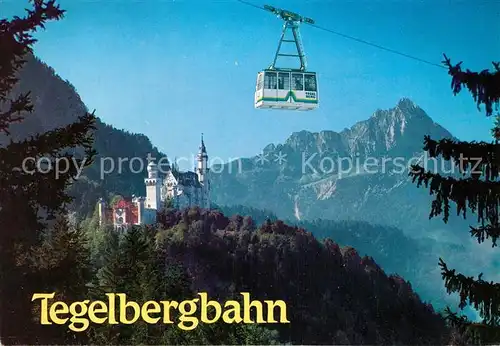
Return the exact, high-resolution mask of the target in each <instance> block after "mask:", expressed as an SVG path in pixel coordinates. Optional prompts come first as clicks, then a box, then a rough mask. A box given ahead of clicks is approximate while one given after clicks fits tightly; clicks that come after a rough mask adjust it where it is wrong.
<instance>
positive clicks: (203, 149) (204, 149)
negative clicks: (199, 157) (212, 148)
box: [200, 132, 207, 154]
mask: <svg viewBox="0 0 500 346" xmlns="http://www.w3.org/2000/svg"><path fill="white" fill-rule="evenodd" d="M200 153H202V154H206V153H207V148H205V142H204V141H203V132H202V133H201V146H200Z"/></svg>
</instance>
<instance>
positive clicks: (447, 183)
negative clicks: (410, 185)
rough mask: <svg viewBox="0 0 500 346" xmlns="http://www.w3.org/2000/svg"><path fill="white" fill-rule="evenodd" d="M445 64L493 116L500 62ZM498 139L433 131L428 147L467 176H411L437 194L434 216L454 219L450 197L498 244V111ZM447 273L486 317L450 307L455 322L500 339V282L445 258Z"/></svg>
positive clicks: (457, 87)
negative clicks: (437, 136)
mask: <svg viewBox="0 0 500 346" xmlns="http://www.w3.org/2000/svg"><path fill="white" fill-rule="evenodd" d="M444 64H445V65H446V66H447V67H448V69H449V74H450V75H451V76H452V85H451V86H452V89H453V93H454V94H457V93H459V92H460V91H461V90H462V87H466V88H467V89H468V91H469V92H470V93H471V94H472V96H473V98H474V101H475V102H476V104H477V106H478V109H479V108H480V106H481V105H484V107H485V112H486V116H491V115H492V114H493V111H494V110H497V111H498V106H499V99H500V68H499V64H498V63H493V65H494V68H495V70H494V71H493V72H490V71H488V70H484V71H482V72H480V73H477V72H471V71H469V70H467V71H462V69H461V63H459V64H457V65H452V64H451V62H450V59H448V58H447V57H446V56H445V61H444ZM492 134H493V136H494V141H493V142H492V143H485V142H479V143H477V142H470V143H468V142H459V141H452V140H447V139H444V140H440V141H435V140H432V139H431V138H429V137H426V138H425V139H424V145H425V146H424V149H425V150H427V152H428V153H429V155H430V156H431V157H439V156H441V157H442V158H443V159H444V160H449V161H450V160H452V161H453V163H454V164H455V165H456V166H457V167H458V168H459V169H460V173H461V174H462V176H463V177H461V178H457V177H451V176H442V175H440V174H436V173H431V172H427V171H425V169H424V168H422V167H420V166H418V165H415V166H413V167H412V171H411V172H410V176H412V177H413V181H414V182H416V184H417V186H420V185H422V184H424V185H425V187H426V188H429V190H430V193H431V194H432V195H434V196H435V199H434V201H433V202H432V208H431V213H430V216H429V217H430V218H432V217H435V216H438V215H441V214H443V220H444V222H448V218H449V215H450V211H451V205H450V202H454V203H455V205H456V213H457V215H460V214H462V216H463V218H466V217H467V213H466V212H467V210H470V211H471V212H472V213H473V214H477V221H478V223H479V226H477V227H472V226H471V227H470V234H471V236H473V237H475V238H476V239H477V241H478V242H479V243H482V242H484V241H485V239H488V238H491V240H492V246H493V247H495V246H496V245H497V239H498V237H499V236H500V224H499V218H498V216H499V213H498V212H499V202H500V192H499V186H500V185H499V184H500V183H499V181H498V177H499V166H500V155H499V153H500V144H499V143H498V140H499V139H500V135H499V134H500V130H499V128H498V116H497V119H496V122H495V125H494V128H493V130H492ZM439 266H440V267H441V270H442V277H443V279H444V281H445V286H446V289H447V291H448V293H455V292H456V293H458V294H459V296H460V304H459V307H460V308H464V307H465V306H466V305H467V304H470V305H472V306H473V307H474V308H475V309H477V310H478V311H479V313H480V314H481V317H482V322H481V323H472V322H470V321H467V319H466V318H464V317H459V316H458V315H457V314H455V313H451V311H450V310H449V309H448V318H449V320H450V321H451V322H452V324H453V325H454V326H457V327H458V328H459V330H460V331H461V332H462V333H463V335H465V337H466V339H467V338H468V339H467V340H469V342H482V343H491V342H496V343H498V342H500V298H499V297H500V284H498V283H493V282H487V281H485V280H484V279H483V278H482V274H479V276H478V278H477V279H474V277H468V276H466V275H463V274H460V273H456V272H455V270H454V269H449V268H448V266H447V265H446V263H445V262H444V261H443V260H442V259H439Z"/></svg>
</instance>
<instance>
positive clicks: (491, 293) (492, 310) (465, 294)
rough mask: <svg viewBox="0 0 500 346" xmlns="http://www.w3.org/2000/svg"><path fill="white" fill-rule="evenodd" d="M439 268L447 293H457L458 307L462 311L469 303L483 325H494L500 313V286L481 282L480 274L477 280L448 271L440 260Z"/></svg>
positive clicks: (452, 270)
mask: <svg viewBox="0 0 500 346" xmlns="http://www.w3.org/2000/svg"><path fill="white" fill-rule="evenodd" d="M439 266H440V267H441V276H442V277H443V280H444V281H445V287H446V290H447V291H448V293H458V294H459V296H460V305H459V307H460V308H461V309H463V308H464V307H465V306H466V305H467V302H469V303H470V304H471V305H472V306H474V308H475V309H476V310H478V311H479V312H480V314H481V316H482V317H483V319H484V321H483V322H484V323H486V324H489V325H495V324H496V323H497V322H498V321H497V316H498V314H499V312H500V299H499V297H500V284H499V283H494V282H493V281H491V282H487V281H485V280H483V279H482V276H483V274H482V273H481V274H479V275H478V278H477V280H475V279H474V277H473V276H470V277H466V276H465V275H463V274H460V273H459V274H456V271H455V269H451V270H450V269H448V267H447V265H446V263H445V262H444V261H443V259H442V258H440V259H439Z"/></svg>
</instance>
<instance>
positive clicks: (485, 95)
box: [443, 55, 500, 116]
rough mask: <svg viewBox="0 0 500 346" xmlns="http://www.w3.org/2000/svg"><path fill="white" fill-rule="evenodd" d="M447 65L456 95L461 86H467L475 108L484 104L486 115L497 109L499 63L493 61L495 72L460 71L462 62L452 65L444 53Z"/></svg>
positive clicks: (499, 95) (499, 84)
mask: <svg viewBox="0 0 500 346" xmlns="http://www.w3.org/2000/svg"><path fill="white" fill-rule="evenodd" d="M443 64H445V65H446V66H447V67H448V74H449V75H450V76H452V80H451V88H452V90H453V93H454V94H455V95H457V94H458V93H459V92H460V91H461V90H462V86H465V87H467V89H469V92H470V93H471V94H472V97H473V98H474V101H475V102H476V105H477V108H478V109H479V110H480V106H481V104H483V105H484V106H485V109H486V116H491V115H492V114H493V108H494V107H495V110H496V111H498V107H499V102H500V101H499V100H500V63H498V62H493V63H492V64H493V66H494V68H495V72H493V73H492V72H490V71H489V70H483V71H481V72H479V73H478V72H472V71H470V70H468V69H467V70H466V71H465V72H464V71H462V67H461V65H462V62H459V63H458V64H456V65H452V63H451V60H450V59H449V58H448V57H447V56H446V55H444V61H443Z"/></svg>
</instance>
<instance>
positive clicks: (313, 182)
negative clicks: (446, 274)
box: [212, 98, 453, 232]
mask: <svg viewBox="0 0 500 346" xmlns="http://www.w3.org/2000/svg"><path fill="white" fill-rule="evenodd" d="M425 135H430V136H431V137H432V138H434V139H439V138H452V135H451V134H450V133H449V132H448V131H447V130H446V129H444V128H443V127H441V126H440V125H438V124H436V123H435V122H434V121H433V120H432V119H431V118H430V117H429V116H428V115H427V114H426V112H425V111H424V110H423V109H422V108H420V107H418V106H417V105H416V104H415V103H413V102H412V101H411V100H409V99H407V98H404V99H401V100H400V101H399V102H398V104H397V105H396V106H395V107H394V108H391V109H388V110H377V111H375V112H374V113H373V115H372V116H371V117H370V118H369V119H367V120H365V121H361V122H359V123H357V124H355V125H354V126H352V127H351V128H350V129H345V130H343V131H342V132H339V133H337V132H334V131H321V132H318V133H312V132H308V131H301V132H296V133H293V134H292V135H291V136H290V137H289V138H288V139H287V140H286V141H285V143H283V144H278V145H268V146H266V148H265V149H264V151H263V153H264V154H263V156H262V155H261V156H256V157H254V158H249V159H242V160H241V162H239V163H237V162H233V163H232V164H227V165H226V166H224V167H217V170H216V171H217V172H219V171H221V173H218V174H215V173H214V174H213V177H212V181H213V183H212V186H213V188H212V191H213V195H214V197H215V202H216V203H217V204H220V205H224V204H227V205H233V204H242V205H247V206H252V207H256V208H261V209H269V210H272V211H273V212H275V213H276V214H277V215H278V216H279V217H281V218H295V219H315V218H323V219H333V220H342V219H344V220H345V219H354V220H363V221H368V222H375V223H381V224H388V225H391V226H397V227H400V228H402V229H405V230H411V231H414V230H418V231H419V232H421V231H422V228H425V227H429V225H430V224H433V223H434V224H436V225H438V224H439V226H442V222H441V221H440V220H433V221H429V220H428V215H429V211H430V198H429V196H428V192H427V191H426V190H425V189H417V188H416V186H415V185H414V184H412V182H411V179H410V178H409V177H408V168H409V166H410V165H411V164H413V163H416V162H417V161H418V160H421V162H424V163H426V165H427V167H428V168H429V169H434V168H436V164H435V163H433V162H432V160H430V159H427V158H426V155H425V154H424V152H423V150H422V148H423V138H424V136H425ZM238 165H239V166H240V167H238ZM408 220H415V222H414V223H413V221H412V224H409V223H408ZM451 222H453V221H451Z"/></svg>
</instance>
